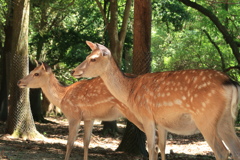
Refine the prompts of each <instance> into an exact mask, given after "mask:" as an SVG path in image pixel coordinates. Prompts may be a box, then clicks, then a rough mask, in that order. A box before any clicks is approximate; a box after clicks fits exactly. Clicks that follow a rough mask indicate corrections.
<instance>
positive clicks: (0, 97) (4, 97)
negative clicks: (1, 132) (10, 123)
mask: <svg viewBox="0 0 240 160" xmlns="http://www.w3.org/2000/svg"><path fill="white" fill-rule="evenodd" d="M1 60H2V62H1V66H2V67H1V68H2V74H1V75H2V77H1V90H0V120H1V121H6V120H7V115H8V107H7V106H8V92H7V74H6V54H4V52H2V53H1Z"/></svg>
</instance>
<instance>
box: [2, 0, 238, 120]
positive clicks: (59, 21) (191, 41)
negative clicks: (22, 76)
mask: <svg viewBox="0 0 240 160" xmlns="http://www.w3.org/2000/svg"><path fill="white" fill-rule="evenodd" d="M17 2H20V1H17V0H15V1H14V0H12V1H9V0H0V6H1V11H0V36H1V38H0V65H1V67H0V89H1V92H0V93H1V95H0V102H1V106H0V113H1V114H0V119H1V120H3V121H6V120H7V116H8V112H7V109H6V107H5V106H6V103H5V101H6V99H8V94H6V93H8V92H10V91H6V89H7V90H10V89H9V88H6V87H7V86H11V84H9V83H12V82H14V84H15V82H16V81H17V80H18V79H15V80H14V81H11V78H9V79H8V74H9V73H12V74H14V73H15V72H13V70H11V66H13V63H17V62H16V61H15V62H14V61H13V57H7V52H6V48H7V47H8V46H7V42H8V39H7V37H8V36H7V35H9V34H11V32H12V31H14V30H16V28H11V29H13V30H10V29H9V28H10V27H9V24H11V18H12V17H11V16H9V15H11V14H10V13H11V6H12V4H14V3H17ZM128 2H129V0H127V1H125V0H118V1H114V4H115V5H116V6H115V7H116V8H115V15H112V14H113V11H114V9H113V7H111V5H110V4H111V3H112V4H113V2H111V3H110V1H108V0H102V1H100V0H89V1H85V0H77V1H75V0H66V1H62V0H56V1H53V0H45V1H42V0H34V1H31V2H30V6H29V7H30V12H29V13H30V14H29V25H28V27H29V33H28V47H29V48H28V58H29V59H30V61H32V60H33V59H37V60H39V61H44V62H46V63H47V64H49V65H50V66H51V67H52V68H53V69H54V72H55V74H56V76H57V78H58V79H59V80H60V81H61V82H62V83H64V84H72V83H74V82H76V81H78V80H77V79H74V78H73V77H72V76H71V75H70V71H71V70H72V68H74V67H75V66H76V65H78V64H79V63H80V62H82V61H83V60H84V59H85V57H86V56H87V55H88V53H89V48H88V46H87V45H86V44H85V41H86V40H90V41H92V42H97V43H100V44H104V45H106V46H109V48H110V49H111V51H112V52H114V55H115V60H116V61H117V62H118V64H119V66H120V67H121V69H122V70H123V71H124V72H128V73H132V72H135V71H134V69H133V62H132V61H133V56H134V51H133V50H134V49H133V47H134V46H133V30H134V27H133V26H134V25H133V22H134V13H133V11H134V8H133V7H131V6H132V4H131V3H128ZM112 6H113V5H112ZM127 6H130V8H129V16H127V17H128V18H127V19H125V18H126V16H124V15H125V11H126V8H127ZM239 9H240V2H239V1H237V0H197V1H190V0H161V1H157V0H152V1H151V13H152V16H151V24H148V25H150V26H151V40H150V41H149V42H151V44H150V46H151V48H150V52H149V55H148V56H147V58H148V59H143V58H142V60H141V61H148V62H150V69H149V71H150V72H158V71H170V70H182V69H200V68H208V69H216V70H220V71H224V72H226V73H227V74H228V75H229V76H230V77H232V79H234V80H236V81H239V78H240V77H239V63H240V53H239V47H240V35H239V28H240V17H239ZM116 13H117V14H116ZM113 16H115V18H116V19H115V22H113ZM144 18H145V17H142V19H144ZM126 21H127V25H126V26H124V27H125V28H124V27H123V24H124V22H126ZM113 23H114V24H115V26H114V27H116V28H115V29H116V31H117V32H113V31H115V30H114V29H113V28H111V27H112V26H113ZM124 30H125V31H126V33H125V37H124V38H123V39H119V43H115V42H114V40H113V39H114V38H113V37H111V35H118V36H119V37H121V35H122V33H123V32H122V31H124ZM8 38H9V37H8ZM113 46H118V47H116V48H114V47H113ZM11 58H12V59H11ZM15 59H16V58H15ZM16 60H17V61H18V59H16ZM141 61H139V64H140V65H142V63H141ZM21 63H22V62H21ZM30 64H31V63H30ZM33 67H34V66H33ZM33 67H31V65H30V70H31V69H32V68H33ZM6 75H7V76H6ZM10 77H11V76H10ZM39 93H40V92H39ZM39 95H40V94H39ZM10 101H11V99H10ZM35 102H38V101H35ZM39 103H40V102H39ZM34 106H37V105H34ZM31 107H33V106H31ZM36 108H37V107H36ZM32 112H33V117H34V119H36V120H39V119H42V118H41V116H42V115H40V116H39V113H41V114H42V112H39V110H38V109H33V110H32Z"/></svg>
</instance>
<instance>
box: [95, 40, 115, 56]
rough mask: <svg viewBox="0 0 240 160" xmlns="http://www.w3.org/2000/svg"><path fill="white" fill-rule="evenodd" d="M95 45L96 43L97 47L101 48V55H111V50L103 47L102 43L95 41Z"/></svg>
mask: <svg viewBox="0 0 240 160" xmlns="http://www.w3.org/2000/svg"><path fill="white" fill-rule="evenodd" d="M96 45H97V47H98V49H100V50H101V52H102V55H103V56H111V52H110V50H109V49H108V48H107V47H105V46H104V45H101V44H98V43H96Z"/></svg>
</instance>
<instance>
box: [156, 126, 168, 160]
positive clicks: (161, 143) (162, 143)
mask: <svg viewBox="0 0 240 160" xmlns="http://www.w3.org/2000/svg"><path fill="white" fill-rule="evenodd" d="M157 133H158V134H157V136H158V147H159V149H160V151H161V159H162V160H166V155H165V148H166V140H167V131H166V130H165V129H164V128H161V127H158V132H157Z"/></svg>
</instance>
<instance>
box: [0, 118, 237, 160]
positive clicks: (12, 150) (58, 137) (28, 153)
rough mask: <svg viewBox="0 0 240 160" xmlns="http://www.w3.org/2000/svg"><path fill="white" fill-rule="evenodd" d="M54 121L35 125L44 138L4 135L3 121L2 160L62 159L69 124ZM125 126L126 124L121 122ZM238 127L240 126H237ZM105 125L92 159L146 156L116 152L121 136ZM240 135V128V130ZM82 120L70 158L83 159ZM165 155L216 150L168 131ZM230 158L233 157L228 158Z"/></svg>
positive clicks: (172, 159) (204, 154) (96, 132)
mask: <svg viewBox="0 0 240 160" xmlns="http://www.w3.org/2000/svg"><path fill="white" fill-rule="evenodd" d="M47 120H49V121H50V122H51V123H37V122H36V127H37V129H38V131H39V132H40V133H42V134H43V135H44V136H45V139H44V140H38V141H29V140H27V141H24V140H22V139H16V138H12V137H11V136H10V135H5V134H4V127H5V124H4V123H2V122H0V160H32V159H36V160H63V159H64V154H65V150H66V144H67V136H68V123H67V121H66V120H65V119H62V118H57V119H55V118H47ZM119 127H120V128H121V129H123V128H124V127H125V126H124V124H122V123H119ZM238 128H239V127H238ZM101 130H102V125H101V122H99V121H97V122H96V123H95V125H94V128H93V134H92V138H91V142H90V147H89V148H90V149H89V160H126V159H130V160H142V159H143V157H141V156H140V157H139V156H132V155H129V154H125V153H123V152H115V149H116V148H117V147H118V145H119V143H120V142H121V138H122V135H117V136H115V137H114V138H113V137H103V136H102V134H101ZM237 133H238V135H240V131H239V130H238V131H237ZM82 137H83V123H81V126H80V129H79V134H78V138H77V140H76V141H75V147H74V149H73V151H72V154H71V160H82V158H83V140H82ZM166 154H167V159H168V160H176V159H179V160H185V159H188V160H202V159H204V160H210V159H215V158H214V157H213V152H212V150H211V148H210V147H209V146H208V144H207V143H206V142H205V141H204V139H203V137H202V136H201V135H200V134H198V135H194V136H178V135H174V134H169V136H168V141H167V146H166ZM229 159H230V158H229Z"/></svg>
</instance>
